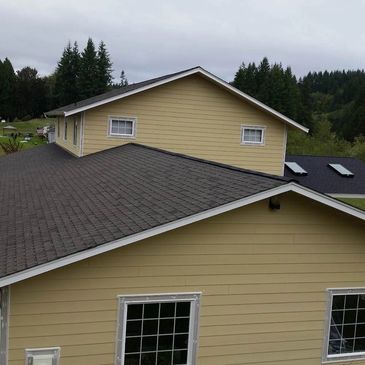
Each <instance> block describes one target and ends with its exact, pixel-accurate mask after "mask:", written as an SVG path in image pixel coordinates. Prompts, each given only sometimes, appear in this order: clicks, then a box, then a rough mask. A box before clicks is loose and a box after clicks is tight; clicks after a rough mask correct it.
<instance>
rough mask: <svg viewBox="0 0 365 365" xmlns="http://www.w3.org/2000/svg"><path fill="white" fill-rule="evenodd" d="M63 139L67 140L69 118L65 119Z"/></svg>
mask: <svg viewBox="0 0 365 365" xmlns="http://www.w3.org/2000/svg"><path fill="white" fill-rule="evenodd" d="M63 139H64V140H65V141H67V119H66V118H65V119H64V128H63Z"/></svg>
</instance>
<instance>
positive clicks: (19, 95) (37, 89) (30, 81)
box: [15, 67, 46, 120]
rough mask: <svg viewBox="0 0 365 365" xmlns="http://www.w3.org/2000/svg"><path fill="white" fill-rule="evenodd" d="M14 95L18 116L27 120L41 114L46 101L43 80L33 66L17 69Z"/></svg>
mask: <svg viewBox="0 0 365 365" xmlns="http://www.w3.org/2000/svg"><path fill="white" fill-rule="evenodd" d="M15 97H16V101H17V110H16V112H17V116H18V117H20V118H25V119H26V120H27V119H31V118H34V117H39V116H41V115H42V114H43V112H44V105H45V103H46V88H45V81H44V79H42V78H40V77H39V75H38V71H37V70H36V69H35V68H31V67H24V68H22V69H21V70H20V71H17V77H16V88H15Z"/></svg>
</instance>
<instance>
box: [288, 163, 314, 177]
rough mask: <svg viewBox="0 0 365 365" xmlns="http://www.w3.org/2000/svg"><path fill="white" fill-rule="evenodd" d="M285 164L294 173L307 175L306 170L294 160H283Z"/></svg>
mask: <svg viewBox="0 0 365 365" xmlns="http://www.w3.org/2000/svg"><path fill="white" fill-rule="evenodd" d="M285 166H286V167H288V168H289V169H290V170H291V171H292V172H293V173H294V174H296V175H307V174H308V173H307V171H305V170H304V169H303V167H301V166H300V165H299V164H297V163H296V162H285Z"/></svg>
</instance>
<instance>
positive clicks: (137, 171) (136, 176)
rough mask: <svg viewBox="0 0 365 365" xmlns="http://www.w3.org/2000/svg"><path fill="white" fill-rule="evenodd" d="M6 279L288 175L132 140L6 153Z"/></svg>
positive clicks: (0, 269)
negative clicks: (83, 150)
mask: <svg viewBox="0 0 365 365" xmlns="http://www.w3.org/2000/svg"><path fill="white" fill-rule="evenodd" d="M0 171H1V177H0V202H1V212H0V227H1V234H0V277H4V276H6V275H9V274H12V273H15V272H19V271H22V270H25V269H28V268H31V267H35V266H37V265H40V264H43V263H46V262H50V261H53V260H55V259H58V258H62V257H65V256H67V255H70V254H73V253H76V252H80V251H83V250H87V249H89V248H93V247H96V246H98V245H102V244H104V243H107V242H110V241H113V240H116V239H119V238H122V237H127V236H129V235H131V234H134V233H139V232H142V231H144V230H147V229H150V228H153V227H156V226H159V225H162V224H165V223H169V222H172V221H175V220H177V219H180V218H184V217H188V216H190V215H192V214H195V213H199V212H202V211H205V210H208V209H211V208H214V207H218V206H220V205H223V204H226V203H229V202H232V201H234V200H237V199H240V198H243V197H247V196H250V195H252V194H255V193H258V192H261V191H265V190H268V189H271V188H274V187H277V186H280V185H283V184H285V183H286V182H287V179H284V178H279V177H274V176H270V175H265V174H260V173H255V172H250V171H245V170H242V169H238V168H233V167H229V166H225V165H220V164H216V163H210V162H208V161H204V160H199V159H194V158H189V157H187V156H182V155H177V154H173V153H168V152H166V151H161V150H157V149H153V148H149V147H145V146H141V145H136V144H128V145H125V146H122V147H116V148H113V149H110V150H106V151H103V152H99V153H96V154H93V155H89V156H86V157H83V158H76V157H73V156H71V155H70V154H68V153H67V152H65V151H64V150H62V149H61V148H60V147H58V146H57V145H55V144H49V145H46V146H42V147H39V148H35V149H31V150H27V151H23V152H18V153H15V154H12V155H8V156H4V157H1V158H0Z"/></svg>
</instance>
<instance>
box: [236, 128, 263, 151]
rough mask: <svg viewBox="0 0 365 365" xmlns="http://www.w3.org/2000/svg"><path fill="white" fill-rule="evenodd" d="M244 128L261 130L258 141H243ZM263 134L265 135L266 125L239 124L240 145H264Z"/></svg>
mask: <svg viewBox="0 0 365 365" xmlns="http://www.w3.org/2000/svg"><path fill="white" fill-rule="evenodd" d="M245 129H257V130H260V131H262V135H261V136H262V138H261V141H260V142H249V141H244V131H245ZM265 135H266V127H265V126H262V125H246V124H241V145H242V146H264V145H265Z"/></svg>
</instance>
